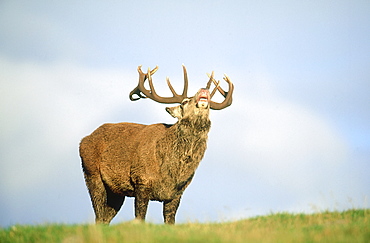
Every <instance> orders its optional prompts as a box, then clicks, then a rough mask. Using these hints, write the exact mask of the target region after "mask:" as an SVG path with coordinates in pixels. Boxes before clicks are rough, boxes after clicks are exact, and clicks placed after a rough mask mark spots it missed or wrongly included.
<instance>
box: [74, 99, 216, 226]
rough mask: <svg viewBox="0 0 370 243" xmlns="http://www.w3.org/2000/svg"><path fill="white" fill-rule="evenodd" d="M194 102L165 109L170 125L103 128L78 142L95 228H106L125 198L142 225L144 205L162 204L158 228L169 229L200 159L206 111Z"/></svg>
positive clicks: (205, 139)
mask: <svg viewBox="0 0 370 243" xmlns="http://www.w3.org/2000/svg"><path fill="white" fill-rule="evenodd" d="M197 102H198V98H197V95H196V96H195V97H192V98H189V99H186V102H183V104H181V105H179V106H176V107H171V108H167V111H168V112H169V113H170V114H171V115H172V116H174V117H177V118H178V119H179V120H178V122H177V123H175V124H174V125H166V124H153V125H141V124H135V123H118V124H104V125H102V126H100V127H99V128H98V129H96V130H95V131H94V132H93V133H92V134H91V135H89V136H87V137H85V138H83V140H82V141H81V144H80V156H81V159H82V167H83V171H84V175H85V181H86V185H87V187H88V190H89V193H90V197H91V201H92V205H93V208H94V211H95V216H96V218H95V221H96V222H97V223H105V224H109V223H110V221H111V220H112V219H113V217H114V216H115V215H116V214H117V212H118V211H119V210H120V208H121V206H122V205H123V202H124V199H125V197H126V196H128V197H135V217H136V219H139V220H144V219H145V215H146V211H147V206H148V202H149V200H156V201H160V202H163V216H164V222H165V223H169V224H173V223H175V215H176V211H177V208H178V206H179V203H180V199H181V196H182V194H183V192H184V190H185V189H186V187H187V186H188V185H189V184H190V182H191V180H192V178H193V176H194V173H195V170H196V169H197V167H198V165H199V163H200V161H201V159H202V158H203V156H204V153H205V150H206V147H207V144H206V142H207V138H208V132H209V129H210V126H211V122H210V120H209V106H207V107H198V104H197Z"/></svg>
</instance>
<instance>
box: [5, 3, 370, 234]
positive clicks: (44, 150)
mask: <svg viewBox="0 0 370 243" xmlns="http://www.w3.org/2000/svg"><path fill="white" fill-rule="evenodd" d="M369 43H370V3H369V1H350V0H348V1H315V0H314V1H281V0H279V1H249V0H248V1H245V0H243V1H217V0H216V1H215V0H213V1H161V0H158V1H113V0H109V1H70V0H66V1H18V0H12V1H9V0H3V1H1V2H0V87H1V88H0V117H1V119H0V158H1V159H0V168H1V169H0V195H1V196H0V227H7V226H10V225H14V224H43V223H68V224H70V223H77V224H81V223H93V222H94V213H93V210H92V207H91V203H90V198H89V195H88V192H87V189H86V186H85V182H84V179H83V173H82V170H81V161H80V157H79V154H78V146H79V142H80V140H81V139H82V138H83V137H84V136H87V135H89V134H90V133H91V132H92V131H94V130H95V129H96V128H97V127H99V126H100V125H101V124H103V123H118V122H136V123H142V124H152V123H162V122H163V123H175V122H176V119H174V118H172V117H171V116H170V115H169V114H167V112H165V107H166V106H171V105H164V104H159V103H155V102H154V101H151V100H140V101H136V102H132V101H130V100H129V98H128V95H129V92H130V91H131V90H132V89H133V88H134V87H135V86H136V85H137V82H138V73H137V67H138V66H139V65H143V69H144V70H147V68H149V67H150V68H154V67H155V66H156V65H158V66H159V70H158V71H157V73H156V74H155V75H153V82H154V84H155V87H156V90H157V93H158V94H160V95H161V96H170V91H169V89H168V87H167V85H166V82H165V79H166V77H167V76H168V77H170V79H171V82H172V84H173V86H174V87H175V89H176V90H178V93H179V92H181V88H182V84H183V76H182V75H183V74H182V67H181V65H182V64H185V65H186V67H187V70H188V76H189V82H190V84H189V92H188V93H189V94H192V93H194V94H195V92H196V91H197V90H198V89H199V88H201V87H204V86H205V84H206V82H207V81H208V78H207V75H206V73H210V72H212V71H215V77H216V79H218V80H222V77H223V74H224V73H226V74H227V75H228V76H229V77H230V79H231V81H232V82H233V83H234V85H235V90H234V94H233V104H232V105H231V106H230V107H227V108H226V109H224V110H220V111H213V110H212V111H211V112H210V113H211V114H210V116H211V121H212V128H211V131H210V133H209V141H208V149H207V152H206V154H205V157H204V158H203V160H202V162H201V164H200V166H199V168H198V170H197V171H196V175H195V178H194V179H193V182H192V183H191V184H190V186H189V187H188V188H187V190H186V191H185V193H184V195H183V199H182V201H181V204H180V207H179V210H178V212H177V216H176V219H177V222H179V223H185V222H223V221H230V220H237V219H243V218H248V217H253V216H257V215H266V214H270V213H271V212H291V213H314V212H320V211H323V210H339V211H340V210H346V209H351V208H368V207H369V206H370V205H369V204H370V203H369V196H370V186H369V185H370V176H369V175H370V95H369V94H370V68H369V65H370V55H369V53H370V45H369ZM221 86H222V87H224V89H227V84H226V83H225V82H222V84H221ZM215 101H220V97H215ZM133 210H134V209H133V199H132V198H130V199H126V201H125V204H124V205H123V207H122V209H121V211H120V212H119V213H118V215H117V216H116V217H115V218H114V220H113V221H112V222H113V223H120V222H126V221H130V220H132V219H133V218H134V213H133V212H134V211H133ZM147 221H149V222H153V223H162V222H163V219H162V205H161V204H160V203H158V202H151V203H150V204H149V208H148V213H147Z"/></svg>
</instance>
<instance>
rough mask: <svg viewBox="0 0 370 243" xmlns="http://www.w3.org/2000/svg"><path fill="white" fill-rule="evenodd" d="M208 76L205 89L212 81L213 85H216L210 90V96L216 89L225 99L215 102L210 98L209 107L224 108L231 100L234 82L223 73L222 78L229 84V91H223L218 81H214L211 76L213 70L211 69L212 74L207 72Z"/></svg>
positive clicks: (214, 108)
mask: <svg viewBox="0 0 370 243" xmlns="http://www.w3.org/2000/svg"><path fill="white" fill-rule="evenodd" d="M207 75H208V77H209V81H208V83H207V87H206V88H207V89H209V88H210V87H211V84H212V82H213V83H214V85H215V86H216V87H215V88H214V89H213V91H212V92H211V98H212V97H213V96H214V95H215V93H216V91H217V90H218V91H219V92H220V93H221V94H222V96H223V97H225V100H224V101H223V102H222V103H217V102H214V101H212V100H211V109H212V110H221V109H224V108H226V107H228V106H230V105H231V103H232V102H233V97H232V95H233V91H234V84H233V83H232V82H231V81H230V79H229V77H228V76H227V75H226V74H224V75H225V77H224V80H225V81H226V82H227V83H228V84H229V91H227V92H226V91H225V90H223V89H222V88H221V86H220V81H216V80H215V79H214V78H213V75H214V72H213V71H212V74H211V75H210V74H208V73H207Z"/></svg>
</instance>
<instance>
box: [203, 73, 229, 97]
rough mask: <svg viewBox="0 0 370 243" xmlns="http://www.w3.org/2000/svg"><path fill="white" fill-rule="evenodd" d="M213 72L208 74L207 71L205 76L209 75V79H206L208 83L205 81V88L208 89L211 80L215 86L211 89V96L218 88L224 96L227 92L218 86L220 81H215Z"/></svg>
mask: <svg viewBox="0 0 370 243" xmlns="http://www.w3.org/2000/svg"><path fill="white" fill-rule="evenodd" d="M213 74H214V72H213V71H212V74H211V75H209V73H207V76H208V77H209V81H208V83H207V89H209V88H210V86H211V84H212V82H213V83H214V85H215V86H216V87H215V88H214V89H213V91H212V93H211V98H212V97H213V96H214V95H215V93H216V91H217V90H218V91H220V93H221V94H222V95H223V96H224V97H226V93H227V92H225V91H224V90H223V89H222V88H221V86H220V81H216V80H215V79H214V78H213Z"/></svg>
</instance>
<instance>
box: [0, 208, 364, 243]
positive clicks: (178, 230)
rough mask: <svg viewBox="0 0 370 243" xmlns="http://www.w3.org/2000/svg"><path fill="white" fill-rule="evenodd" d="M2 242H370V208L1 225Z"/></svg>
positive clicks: (0, 238) (0, 239)
mask: <svg viewBox="0 0 370 243" xmlns="http://www.w3.org/2000/svg"><path fill="white" fill-rule="evenodd" d="M0 242H2V243H3V242H284V243H285V242H370V209H364V210H348V211H345V212H324V213H318V214H312V215H307V214H288V213H278V214H271V215H268V216H262V217H255V218H251V219H246V220H241V221H236V222H227V223H209V224H200V223H189V224H178V225H175V226H169V225H163V224H160V225H156V224H145V223H132V222H127V223H122V224H116V225H112V226H101V225H98V226H95V225H58V224H50V225H35V226H31V225H14V226H11V227H9V228H5V229H2V228H0Z"/></svg>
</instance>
